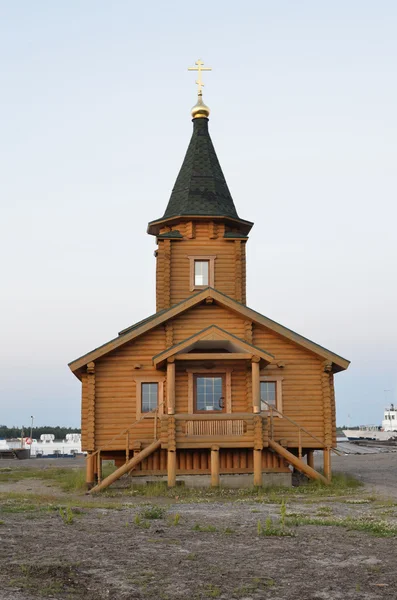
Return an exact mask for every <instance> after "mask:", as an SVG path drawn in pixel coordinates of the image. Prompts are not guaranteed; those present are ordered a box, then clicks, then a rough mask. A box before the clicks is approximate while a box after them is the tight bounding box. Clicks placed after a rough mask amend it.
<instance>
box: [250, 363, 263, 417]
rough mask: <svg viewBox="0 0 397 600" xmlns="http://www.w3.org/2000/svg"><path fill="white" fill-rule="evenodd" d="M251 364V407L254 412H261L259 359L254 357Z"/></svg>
mask: <svg viewBox="0 0 397 600" xmlns="http://www.w3.org/2000/svg"><path fill="white" fill-rule="evenodd" d="M251 366H252V409H253V412H254V413H260V412H261V396H260V384H259V360H258V358H257V357H254V358H253V359H252V362H251Z"/></svg>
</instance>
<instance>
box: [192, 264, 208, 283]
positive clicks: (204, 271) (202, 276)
mask: <svg viewBox="0 0 397 600" xmlns="http://www.w3.org/2000/svg"><path fill="white" fill-rule="evenodd" d="M209 264H210V263H209V260H195V261H194V287H200V286H202V285H204V286H208V285H209Z"/></svg>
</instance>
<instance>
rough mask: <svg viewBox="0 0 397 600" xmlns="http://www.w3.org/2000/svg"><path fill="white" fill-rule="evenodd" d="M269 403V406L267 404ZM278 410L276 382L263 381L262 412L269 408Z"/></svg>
mask: <svg viewBox="0 0 397 600" xmlns="http://www.w3.org/2000/svg"><path fill="white" fill-rule="evenodd" d="M266 402H267V404H265V403H266ZM268 405H270V406H272V407H274V408H277V386H276V382H275V381H261V410H269V406H268Z"/></svg>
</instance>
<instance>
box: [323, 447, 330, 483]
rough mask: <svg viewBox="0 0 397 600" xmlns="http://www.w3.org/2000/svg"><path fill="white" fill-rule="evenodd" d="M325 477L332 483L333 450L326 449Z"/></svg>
mask: <svg viewBox="0 0 397 600" xmlns="http://www.w3.org/2000/svg"><path fill="white" fill-rule="evenodd" d="M323 454H324V477H325V478H326V479H328V481H331V448H324V452H323Z"/></svg>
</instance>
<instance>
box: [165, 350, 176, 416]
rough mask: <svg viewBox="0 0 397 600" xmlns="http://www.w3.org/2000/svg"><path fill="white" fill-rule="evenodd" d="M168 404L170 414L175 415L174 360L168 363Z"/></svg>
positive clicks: (170, 359)
mask: <svg viewBox="0 0 397 600" xmlns="http://www.w3.org/2000/svg"><path fill="white" fill-rule="evenodd" d="M167 404H168V414H169V415H174V414H175V362H174V358H169V359H168V361H167Z"/></svg>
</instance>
